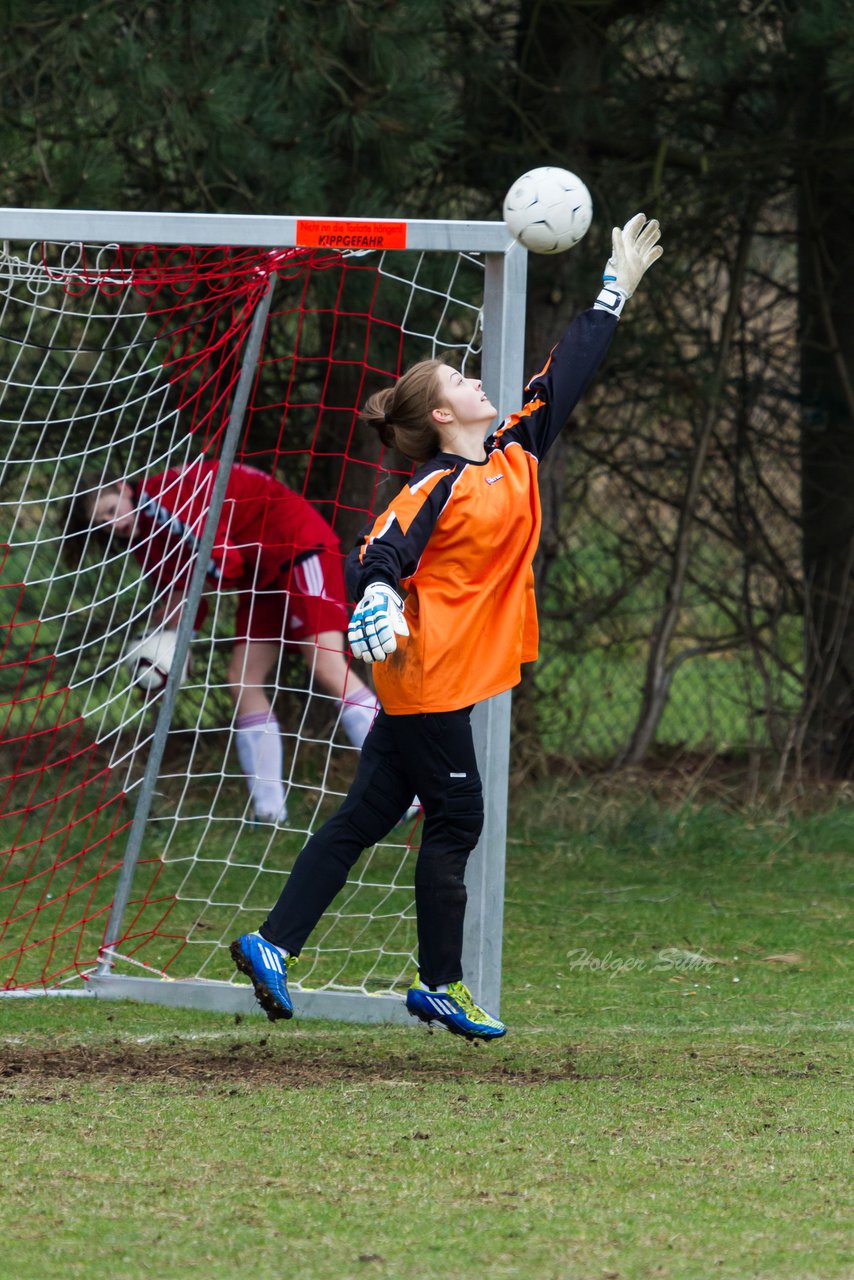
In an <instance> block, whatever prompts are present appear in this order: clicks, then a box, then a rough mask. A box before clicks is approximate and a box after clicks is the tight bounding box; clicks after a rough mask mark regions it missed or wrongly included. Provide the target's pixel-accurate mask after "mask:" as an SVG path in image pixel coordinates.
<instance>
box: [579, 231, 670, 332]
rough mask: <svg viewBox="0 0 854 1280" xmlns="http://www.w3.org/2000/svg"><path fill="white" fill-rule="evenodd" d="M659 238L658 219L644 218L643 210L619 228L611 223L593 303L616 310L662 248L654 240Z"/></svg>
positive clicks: (615, 313) (658, 255)
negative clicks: (599, 287)
mask: <svg viewBox="0 0 854 1280" xmlns="http://www.w3.org/2000/svg"><path fill="white" fill-rule="evenodd" d="M660 238H661V228H660V227H659V225H658V222H657V221H656V220H655V218H652V219H651V220H650V221H649V222H647V220H646V214H645V213H636V214H635V216H634V217H633V218H630V219H629V221H628V222H627V223H626V225H625V226H624V227H622V228H620V227H614V230H613V232H612V236H611V256H610V258H609V259H608V261H607V262H606V264H605V271H604V273H603V275H602V292H601V293H600V294H599V297H598V298H597V299H596V301H595V303H594V304H593V305H594V307H596V308H598V309H599V310H600V311H610V312H612V313H613V314H614V315H619V314H620V312H621V311H622V309H623V306H624V304H625V302H626V300H627V299H628V298H630V297H631V296H632V294H633V293H634V291H635V289H636V288H637V287H638V285H639V284H640V282H641V279H642V277H643V275H644V273H645V272H646V271H647V270H648V268H649V267H651V266H652V264H653V263H654V262H657V261H658V259H659V258H660V257H661V255H662V253H663V252H664V250H663V249H662V247H661V245H660V244H659V243H658V241H659V239H660Z"/></svg>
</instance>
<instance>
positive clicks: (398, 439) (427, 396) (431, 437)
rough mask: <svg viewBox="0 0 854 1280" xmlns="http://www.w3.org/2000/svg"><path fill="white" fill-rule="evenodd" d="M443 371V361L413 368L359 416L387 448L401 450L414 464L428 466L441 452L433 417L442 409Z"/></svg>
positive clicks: (367, 403)
mask: <svg viewBox="0 0 854 1280" xmlns="http://www.w3.org/2000/svg"><path fill="white" fill-rule="evenodd" d="M441 367H442V361H441V360H422V361H421V362H420V363H419V364H415V365H413V366H412V368H411V369H408V370H407V371H406V373H404V374H403V375H402V376H401V377H400V378H398V380H397V382H396V383H395V384H394V386H393V387H384V388H383V389H382V391H375V392H374V394H373V395H372V396H369V397H368V399H367V400H366V401H365V405H364V408H363V409H362V410H361V412H360V414H359V417H360V418H361V419H362V421H363V422H366V423H367V424H368V426H369V427H373V429H374V430H375V431H376V432H377V434H378V436H379V438H380V440H381V441H382V443H383V444H384V445H385V446H386V447H387V448H389V449H397V450H398V451H399V452H400V453H402V454H403V456H404V457H405V458H410V459H411V461H412V462H427V460H428V459H429V458H432V457H433V455H434V454H436V453H438V452H439V449H440V448H441V441H440V439H439V432H438V429H437V427H436V424H435V422H434V421H433V418H432V416H431V414H432V411H433V409H435V408H437V407H438V405H439V396H438V379H437V376H436V375H437V373H438V371H439V369H440V368H441Z"/></svg>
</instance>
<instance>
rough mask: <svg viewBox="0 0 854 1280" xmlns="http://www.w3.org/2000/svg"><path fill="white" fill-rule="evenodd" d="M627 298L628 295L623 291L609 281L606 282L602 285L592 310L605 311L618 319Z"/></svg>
mask: <svg viewBox="0 0 854 1280" xmlns="http://www.w3.org/2000/svg"><path fill="white" fill-rule="evenodd" d="M628 297H629V295H628V294H627V293H626V291H625V289H621V288H620V286H619V285H618V284H613V283H612V282H611V281H608V280H606V281H605V283H604V284H603V285H602V288H601V290H600V292H599V296H598V298H597V299H596V301H595V302H594V303H593V310H594V311H607V312H609V313H610V314H611V315H612V316H616V317H617V319H619V318H620V315H621V314H622V310H623V307H624V306H625V305H626V302H627V301H628Z"/></svg>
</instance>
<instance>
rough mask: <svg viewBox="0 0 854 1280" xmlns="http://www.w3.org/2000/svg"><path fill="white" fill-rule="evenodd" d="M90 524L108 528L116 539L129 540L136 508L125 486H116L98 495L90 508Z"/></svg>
mask: <svg viewBox="0 0 854 1280" xmlns="http://www.w3.org/2000/svg"><path fill="white" fill-rule="evenodd" d="M92 523H93V524H100V525H107V526H109V529H110V532H111V533H113V534H115V535H116V537H118V538H129V537H130V536H131V534H132V533H133V527H134V525H135V524H136V508H135V507H134V505H133V499H132V498H131V494H130V490H129V489H128V487H127V485H125V484H121V485H118V486H117V488H115V489H107V490H106V491H105V492H104V493H100V494H98V497H97V499H96V500H95V505H94V507H93V508H92Z"/></svg>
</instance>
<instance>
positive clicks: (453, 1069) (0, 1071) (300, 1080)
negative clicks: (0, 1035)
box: [0, 1040, 578, 1096]
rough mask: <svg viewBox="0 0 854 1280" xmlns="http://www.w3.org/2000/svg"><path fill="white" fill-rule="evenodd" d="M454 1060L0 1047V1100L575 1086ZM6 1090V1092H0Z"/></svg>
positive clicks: (263, 1046) (482, 1055)
mask: <svg viewBox="0 0 854 1280" xmlns="http://www.w3.org/2000/svg"><path fill="white" fill-rule="evenodd" d="M459 1049H460V1052H459V1055H458V1056H456V1057H454V1059H453V1060H450V1061H449V1060H448V1059H447V1058H446V1057H445V1056H444V1055H443V1058H442V1061H436V1060H432V1059H431V1058H430V1056H429V1055H419V1054H417V1053H411V1054H389V1055H388V1056H384V1057H383V1058H382V1059H381V1060H379V1059H377V1058H375V1057H371V1058H368V1057H359V1056H357V1055H354V1054H353V1052H352V1049H346V1050H343V1049H342V1050H339V1049H335V1048H332V1049H330V1050H328V1051H324V1052H322V1053H316V1052H314V1053H312V1052H307V1051H306V1052H299V1051H294V1049H293V1048H292V1047H288V1046H282V1045H279V1044H275V1045H273V1044H270V1043H269V1042H263V1041H262V1042H252V1041H247V1040H237V1041H235V1042H234V1043H233V1044H231V1045H229V1046H228V1047H227V1048H225V1049H223V1048H222V1047H221V1046H219V1045H218V1046H217V1047H216V1048H213V1047H211V1048H204V1047H200V1046H198V1045H187V1044H182V1043H173V1044H156V1045H155V1044H141V1045H139V1044H128V1042H127V1041H116V1042H115V1043H114V1044H110V1045H97V1046H89V1045H68V1046H65V1047H61V1048H51V1049H45V1048H42V1047H40V1046H37V1045H9V1044H6V1045H2V1046H0V1096H2V1095H3V1094H4V1093H6V1094H7V1095H8V1093H9V1088H8V1086H12V1087H13V1088H14V1092H16V1093H17V1092H18V1091H19V1089H20V1088H21V1087H23V1088H25V1089H26V1090H27V1091H30V1090H32V1089H37V1088H38V1087H40V1086H43V1085H44V1084H46V1083H47V1082H48V1081H56V1082H61V1081H64V1082H68V1081H79V1080H84V1081H94V1080H98V1081H102V1082H103V1081H106V1082H112V1083H118V1082H126V1081H134V1080H138V1081H144V1082H152V1083H153V1082H160V1081H162V1082H164V1083H166V1082H169V1083H175V1082H178V1081H181V1082H184V1083H186V1084H189V1085H193V1084H195V1085H198V1086H201V1087H210V1086H217V1085H233V1086H235V1087H236V1086H244V1087H246V1086H248V1087H258V1088H260V1087H265V1086H268V1085H274V1086H278V1087H279V1088H282V1089H309V1088H314V1087H318V1086H321V1085H327V1084H332V1083H335V1082H336V1081H342V1082H347V1083H351V1084H352V1083H354V1082H356V1083H368V1084H406V1083H410V1084H426V1083H429V1082H430V1081H433V1080H436V1081H439V1080H443V1081H447V1080H448V1079H452V1080H453V1081H454V1082H455V1084H464V1083H465V1082H467V1081H471V1082H484V1083H492V1084H502V1085H516V1086H527V1085H540V1084H544V1083H546V1082H550V1081H556V1080H574V1079H578V1075H577V1073H576V1070H575V1065H574V1062H573V1061H572V1060H571V1059H569V1058H568V1059H567V1060H566V1062H565V1064H564V1065H562V1066H561V1068H560V1069H555V1068H554V1067H553V1066H550V1067H549V1068H544V1069H542V1070H540V1069H538V1068H536V1067H533V1068H527V1069H526V1068H517V1067H514V1066H511V1065H508V1064H507V1063H506V1062H502V1061H500V1060H496V1059H495V1058H494V1057H493V1058H492V1059H491V1060H490V1057H489V1053H490V1047H489V1046H483V1047H481V1046H477V1047H472V1046H469V1045H467V1044H464V1043H461V1044H460V1046H459ZM4 1086H5V1087H4Z"/></svg>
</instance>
